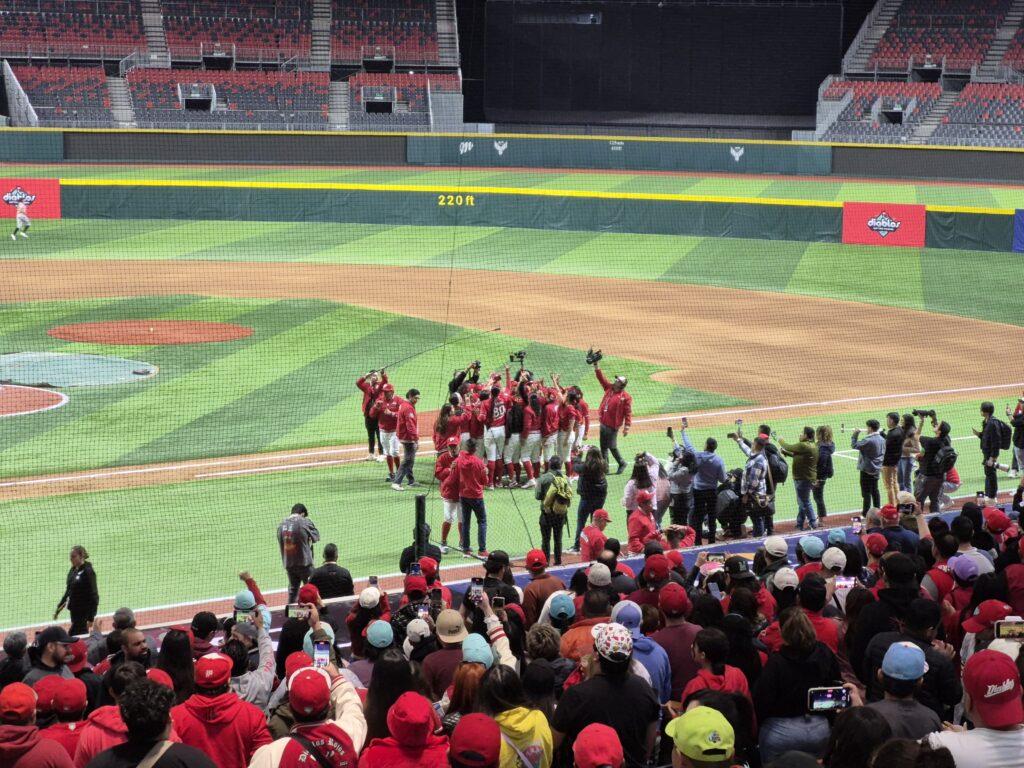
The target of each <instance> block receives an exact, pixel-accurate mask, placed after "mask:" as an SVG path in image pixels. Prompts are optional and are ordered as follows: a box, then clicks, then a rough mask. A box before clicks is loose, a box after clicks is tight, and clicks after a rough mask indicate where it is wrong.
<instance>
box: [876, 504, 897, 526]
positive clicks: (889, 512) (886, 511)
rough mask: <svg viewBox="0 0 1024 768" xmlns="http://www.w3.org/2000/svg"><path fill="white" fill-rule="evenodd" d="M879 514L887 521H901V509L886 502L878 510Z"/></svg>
mask: <svg viewBox="0 0 1024 768" xmlns="http://www.w3.org/2000/svg"><path fill="white" fill-rule="evenodd" d="M878 516H879V517H881V518H882V520H884V521H885V522H887V523H898V522H899V521H900V511H899V509H898V508H897V507H895V506H893V505H892V504H886V505H885V506H884V507H882V508H881V509H880V510H878Z"/></svg>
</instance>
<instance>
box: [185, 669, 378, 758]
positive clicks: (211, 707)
mask: <svg viewBox="0 0 1024 768" xmlns="http://www.w3.org/2000/svg"><path fill="white" fill-rule="evenodd" d="M231 668H232V661H231V659H230V658H228V657H227V656H225V655H224V654H222V653H209V654H207V655H206V656H203V657H202V658H201V659H199V660H198V661H197V662H196V689H197V690H196V692H195V693H194V694H193V695H192V696H191V697H190V698H189V699H188V700H187V701H186V702H185V703H184V704H179V705H178V706H176V707H174V709H172V710H171V716H172V718H173V719H174V726H175V729H176V730H177V731H178V734H179V735H180V736H181V740H182V742H184V743H185V744H189V745H191V746H193V747H195V748H197V749H199V750H201V751H203V752H205V753H206V754H208V755H217V762H218V764H219V766H220V768H245V766H247V765H249V761H250V760H252V759H253V755H254V754H255V752H256V750H257V749H259V748H260V747H262V746H263V745H264V744H269V743H270V741H271V738H270V732H269V731H268V730H267V722H266V718H265V717H264V716H263V712H262V711H261V710H260V709H259V708H258V707H255V706H253V705H252V704H250V703H248V702H246V701H242V700H241V699H239V698H238V696H236V695H235V694H234V693H233V692H232V691H231ZM352 693H353V696H354V695H355V692H354V691H353V692H352ZM288 697H289V701H290V704H291V708H292V711H293V712H294V713H295V715H296V719H298V716H299V712H300V711H302V706H303V703H302V701H301V700H297V697H296V690H295V688H294V687H293V686H289V694H288ZM325 708H326V705H325ZM359 718H360V720H361V719H362V710H361V709H360V712H359ZM364 723H365V721H364ZM363 727H364V728H365V724H364V726H363ZM284 741H285V740H282V741H281V742H278V743H279V744H282V747H283V746H284V744H283V742H284ZM271 764H272V763H271Z"/></svg>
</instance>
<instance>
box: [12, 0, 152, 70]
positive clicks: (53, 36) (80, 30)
mask: <svg viewBox="0 0 1024 768" xmlns="http://www.w3.org/2000/svg"><path fill="white" fill-rule="evenodd" d="M0 8H2V9H3V10H0V53H2V54H3V55H7V56H24V55H26V54H31V55H33V56H37V57H43V56H48V55H52V56H64V55H67V56H81V57H89V58H94V57H95V58H98V57H104V58H117V57H121V56H127V55H128V54H129V53H131V52H132V51H136V50H139V49H142V48H144V47H145V45H146V40H145V35H144V34H143V31H142V21H141V15H140V11H139V6H138V2H137V0H116V2H99V3H97V2H72V1H71V0H69V1H68V2H66V3H65V2H62V0H39V1H38V2H36V1H35V0H13V2H12V0H7V2H4V3H2V4H0ZM97 8H99V9H100V10H102V13H96V10H97ZM82 9H87V10H85V11H84V12H83V11H82Z"/></svg>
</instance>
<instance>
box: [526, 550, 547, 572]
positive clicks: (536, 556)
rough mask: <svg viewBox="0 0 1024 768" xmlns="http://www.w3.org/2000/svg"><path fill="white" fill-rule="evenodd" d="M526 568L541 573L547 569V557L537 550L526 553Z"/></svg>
mask: <svg viewBox="0 0 1024 768" xmlns="http://www.w3.org/2000/svg"><path fill="white" fill-rule="evenodd" d="M526 567H527V568H528V569H529V570H531V571H542V570H544V569H545V568H547V567H548V556H547V555H545V554H544V553H543V552H542V551H541V550H539V549H531V550H530V551H529V552H527V553H526Z"/></svg>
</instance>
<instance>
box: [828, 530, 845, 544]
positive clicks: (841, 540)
mask: <svg viewBox="0 0 1024 768" xmlns="http://www.w3.org/2000/svg"><path fill="white" fill-rule="evenodd" d="M828 543H829V544H845V543H846V531H844V530H843V529H842V528H833V529H832V530H831V531H829V532H828Z"/></svg>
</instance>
